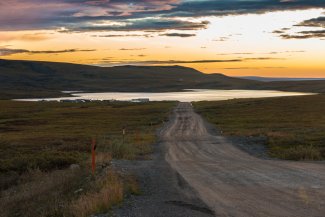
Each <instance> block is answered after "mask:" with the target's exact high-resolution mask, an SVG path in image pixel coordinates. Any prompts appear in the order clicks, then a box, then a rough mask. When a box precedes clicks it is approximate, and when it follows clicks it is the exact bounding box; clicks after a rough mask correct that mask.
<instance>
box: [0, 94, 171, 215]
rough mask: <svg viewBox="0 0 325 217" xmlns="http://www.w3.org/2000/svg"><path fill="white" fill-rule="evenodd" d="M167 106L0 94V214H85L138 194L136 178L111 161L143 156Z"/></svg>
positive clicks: (153, 103)
mask: <svg viewBox="0 0 325 217" xmlns="http://www.w3.org/2000/svg"><path fill="white" fill-rule="evenodd" d="M174 105H175V103H174V102H150V103H127V102H89V103H58V102H16V101H7V100H3V101H0V108H1V110H0V133H1V134H0V135H1V136H0V153H1V159H0V180H1V182H0V190H1V194H0V209H1V210H2V212H1V213H0V216H89V215H90V214H94V213H101V212H106V211H108V210H109V209H110V208H111V207H112V206H113V205H116V204H118V203H119V202H121V201H122V200H123V198H124V197H125V196H126V195H128V194H140V193H141V191H140V189H139V186H138V184H137V180H136V177H134V176H132V175H131V174H122V173H120V172H119V171H117V170H114V169H113V168H111V167H110V166H109V164H110V161H111V160H112V159H130V160H131V159H148V157H149V154H150V153H151V152H152V144H153V143H155V140H156V137H155V134H156V130H157V129H158V128H159V127H160V126H161V124H162V122H163V121H164V120H165V119H166V118H167V117H168V113H169V112H170V110H171V108H172V107H173V106H174ZM123 128H125V135H124V136H123V135H122V129H123ZM94 138H95V139H96V141H97V149H96V154H97V167H96V175H95V177H93V176H92V175H91V167H90V165H91V162H90V153H91V141H92V139H94Z"/></svg>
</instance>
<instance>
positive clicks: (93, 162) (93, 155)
mask: <svg viewBox="0 0 325 217" xmlns="http://www.w3.org/2000/svg"><path fill="white" fill-rule="evenodd" d="M91 169H92V173H93V176H95V170H96V139H93V141H92V144H91Z"/></svg>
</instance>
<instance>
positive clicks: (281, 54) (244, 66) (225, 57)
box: [0, 0, 325, 77]
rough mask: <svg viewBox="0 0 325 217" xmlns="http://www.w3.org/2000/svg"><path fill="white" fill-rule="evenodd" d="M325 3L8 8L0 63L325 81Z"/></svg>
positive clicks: (1, 28)
mask: <svg viewBox="0 0 325 217" xmlns="http://www.w3.org/2000/svg"><path fill="white" fill-rule="evenodd" d="M324 8H325V2H324V1H317V0H310V1H307V0H306V1H304V0H300V1H278V0H263V1H248V0H244V1H242V0H240V1H239V0H234V1H231V2H230V1H226V0H221V1H212V0H210V1H209V0H205V1H199V0H186V1H181V0H169V1H168V0H153V1H149V0H140V1H132V0H130V1H127V0H120V1H119V0H96V1H92V0H49V1H41V0H30V1H22V0H8V1H1V2H0V58H5V59H24V60H41V61H60V62H73V63H80V64H91V65H100V66H112V65H124V64H134V65H176V64H177V65H184V66H189V67H194V68H196V69H198V70H201V71H203V72H207V73H214V72H215V73H224V74H227V75H259V76H276V77H278V76H285V77H325V64H324V62H323V60H322V59H323V58H322V57H324V56H325V41H324V40H325V19H324V18H325V14H324V13H325V10H324Z"/></svg>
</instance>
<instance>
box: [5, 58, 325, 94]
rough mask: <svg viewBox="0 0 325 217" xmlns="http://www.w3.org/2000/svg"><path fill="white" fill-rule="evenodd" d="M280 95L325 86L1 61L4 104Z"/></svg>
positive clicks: (180, 70) (171, 70) (172, 70)
mask: <svg viewBox="0 0 325 217" xmlns="http://www.w3.org/2000/svg"><path fill="white" fill-rule="evenodd" d="M191 88H193V89H194V88H197V89H208V88H210V89H276V90H290V91H305V92H310V91H311V92H319V91H320V92H325V81H292V82H291V81H285V82H268V83H265V82H260V81H253V80H248V79H241V78H233V77H228V76H225V75H222V74H204V73H202V72H199V71H197V70H195V69H192V68H187V67H182V66H116V67H97V66H89V65H79V64H70V63H56V62H37V61H20V60H0V99H12V98H30V97H53V96H60V95H63V93H61V91H63V90H64V91H86V92H87V91H88V92H104V91H121V92H127V91H130V92H135V91H143V92H144V91H146V92H161V91H162V92H163V91H180V90H182V89H191Z"/></svg>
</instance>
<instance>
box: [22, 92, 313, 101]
mask: <svg viewBox="0 0 325 217" xmlns="http://www.w3.org/2000/svg"><path fill="white" fill-rule="evenodd" d="M72 95H73V96H74V97H61V98H45V99H27V100H23V101H39V100H65V99H89V100H123V101H124V100H125V101H128V100H132V99H138V98H149V99H150V101H163V100H173V101H182V102H193V101H203V100H208V101H213V100H215V101H216V100H227V99H234V98H262V97H277V96H298V95H310V94H309V93H297V92H283V91H273V90H203V89H195V90H194V89H193V90H186V91H183V92H166V93H122V92H108V93H73V94H72Z"/></svg>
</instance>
